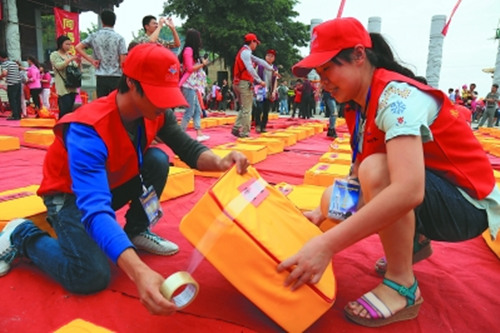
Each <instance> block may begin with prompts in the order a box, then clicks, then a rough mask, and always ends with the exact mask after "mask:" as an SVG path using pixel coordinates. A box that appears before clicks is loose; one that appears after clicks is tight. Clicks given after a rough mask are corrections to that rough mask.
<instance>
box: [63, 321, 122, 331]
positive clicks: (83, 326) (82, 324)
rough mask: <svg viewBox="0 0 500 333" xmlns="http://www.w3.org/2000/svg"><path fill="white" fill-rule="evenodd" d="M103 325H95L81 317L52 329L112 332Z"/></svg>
mask: <svg viewBox="0 0 500 333" xmlns="http://www.w3.org/2000/svg"><path fill="white" fill-rule="evenodd" d="M112 332H113V331H110V330H108V329H106V328H104V327H101V326H97V325H95V324H93V323H91V322H89V321H86V320H83V319H74V320H72V321H71V322H69V323H67V324H66V325H64V326H62V327H61V328H59V329H57V330H56V331H54V333H112Z"/></svg>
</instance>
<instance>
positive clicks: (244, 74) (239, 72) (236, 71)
mask: <svg viewBox="0 0 500 333" xmlns="http://www.w3.org/2000/svg"><path fill="white" fill-rule="evenodd" d="M245 49H247V47H246V46H243V47H242V48H241V49H240V50H239V51H238V54H237V55H236V59H235V61H234V68H233V82H234V81H236V82H238V81H239V80H245V81H250V82H253V77H252V75H251V74H250V73H248V71H247V68H246V67H245V64H244V63H243V60H241V52H242V51H243V50H245Z"/></svg>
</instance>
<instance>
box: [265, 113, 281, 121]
mask: <svg viewBox="0 0 500 333" xmlns="http://www.w3.org/2000/svg"><path fill="white" fill-rule="evenodd" d="M279 118H280V116H279V115H278V114H277V113H270V114H269V115H268V116H267V119H269V120H276V119H279Z"/></svg>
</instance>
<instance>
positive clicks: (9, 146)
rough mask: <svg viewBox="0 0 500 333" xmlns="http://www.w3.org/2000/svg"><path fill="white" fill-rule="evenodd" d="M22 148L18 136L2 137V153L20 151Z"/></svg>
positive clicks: (0, 138)
mask: <svg viewBox="0 0 500 333" xmlns="http://www.w3.org/2000/svg"><path fill="white" fill-rule="evenodd" d="M20 147H21V144H20V143H19V138H18V137H17V136H7V135H0V151H12V150H18V149H19V148H20Z"/></svg>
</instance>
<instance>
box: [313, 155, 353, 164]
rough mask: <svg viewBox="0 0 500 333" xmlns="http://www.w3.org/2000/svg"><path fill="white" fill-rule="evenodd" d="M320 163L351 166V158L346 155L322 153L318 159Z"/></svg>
mask: <svg viewBox="0 0 500 333" xmlns="http://www.w3.org/2000/svg"><path fill="white" fill-rule="evenodd" d="M319 161H320V162H322V163H330V164H344V165H351V163H352V156H351V154H346V153H324V154H323V155H321V157H320V158H319Z"/></svg>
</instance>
